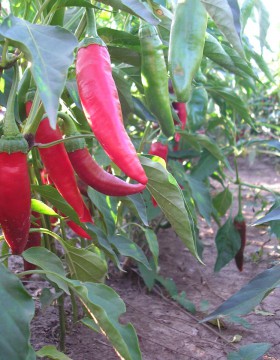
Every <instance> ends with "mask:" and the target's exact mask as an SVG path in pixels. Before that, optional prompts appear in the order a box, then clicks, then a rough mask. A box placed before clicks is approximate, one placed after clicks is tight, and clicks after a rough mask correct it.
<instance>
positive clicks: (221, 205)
mask: <svg viewBox="0 0 280 360" xmlns="http://www.w3.org/2000/svg"><path fill="white" fill-rule="evenodd" d="M232 198H233V196H232V193H231V191H230V190H229V188H228V187H227V188H226V189H224V190H223V191H221V192H220V193H219V194H217V195H216V196H215V197H214V198H213V205H214V207H215V209H216V210H217V211H218V214H219V216H224V215H225V214H226V212H227V211H228V209H229V208H230V206H231V204H232Z"/></svg>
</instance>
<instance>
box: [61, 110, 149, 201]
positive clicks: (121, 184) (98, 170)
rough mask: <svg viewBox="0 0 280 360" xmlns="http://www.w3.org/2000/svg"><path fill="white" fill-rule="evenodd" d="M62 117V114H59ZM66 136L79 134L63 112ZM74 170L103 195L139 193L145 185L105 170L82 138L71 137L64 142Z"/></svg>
mask: <svg viewBox="0 0 280 360" xmlns="http://www.w3.org/2000/svg"><path fill="white" fill-rule="evenodd" d="M61 117H62V114H61ZM62 118H63V120H64V123H63V129H64V133H65V135H66V136H72V135H79V133H78V131H77V129H76V126H75V124H74V122H73V121H72V120H71V119H70V118H69V117H68V116H67V115H66V114H63V117H62ZM65 147H66V150H67V152H68V156H69V159H70V161H71V163H72V165H73V168H74V170H75V171H76V173H77V174H78V176H79V177H80V179H81V180H82V181H84V182H85V183H86V184H87V185H88V186H91V187H92V188H94V189H95V190H97V191H99V192H101V193H102V194H105V195H110V196H126V195H132V194H136V193H139V192H140V191H142V190H144V189H145V187H146V185H143V184H129V183H127V182H125V181H123V180H121V179H119V178H117V177H115V176H114V175H112V174H110V173H108V172H107V171H105V170H104V169H103V168H102V167H101V166H99V164H98V163H97V162H96V161H95V160H94V159H93V157H92V156H91V154H90V153H89V151H88V149H87V147H86V142H85V141H84V139H71V140H69V141H66V143H65Z"/></svg>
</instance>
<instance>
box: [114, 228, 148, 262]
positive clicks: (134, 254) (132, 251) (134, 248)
mask: <svg viewBox="0 0 280 360" xmlns="http://www.w3.org/2000/svg"><path fill="white" fill-rule="evenodd" d="M109 241H110V243H111V244H112V245H113V246H114V247H115V248H116V249H117V251H118V252H119V253H120V254H121V255H123V256H127V257H131V258H132V259H134V260H136V261H138V262H140V263H142V264H143V265H144V266H146V268H147V269H150V265H149V262H148V260H147V258H146V256H145V254H144V253H143V250H142V249H141V248H140V247H139V246H138V245H136V244H135V243H134V242H133V241H132V240H130V239H128V238H126V237H124V236H122V235H114V236H111V237H110V238H109Z"/></svg>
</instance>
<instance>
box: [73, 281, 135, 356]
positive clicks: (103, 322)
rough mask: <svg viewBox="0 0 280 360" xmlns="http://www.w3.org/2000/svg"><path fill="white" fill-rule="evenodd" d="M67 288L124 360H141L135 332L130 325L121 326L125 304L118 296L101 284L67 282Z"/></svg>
mask: <svg viewBox="0 0 280 360" xmlns="http://www.w3.org/2000/svg"><path fill="white" fill-rule="evenodd" d="M69 286H70V287H71V288H72V289H73V291H74V292H75V293H76V295H77V296H78V297H79V298H80V300H81V301H82V303H83V304H84V305H85V306H86V308H87V310H88V311H89V315H90V316H91V317H92V319H93V320H94V321H95V322H96V323H97V325H98V327H99V328H100V329H101V331H102V333H103V334H104V335H106V337H107V338H108V340H109V341H110V342H111V344H112V345H113V347H114V348H115V350H116V351H117V352H118V354H119V355H120V356H122V357H123V358H124V359H125V360H141V359H142V357H141V353H140V349H139V343H138V339H137V335H136V332H135V330H134V328H133V326H132V325H131V324H126V325H122V324H120V323H119V321H118V319H119V317H120V316H121V315H122V314H123V313H124V312H125V304H124V302H123V301H122V300H121V298H120V297H119V295H118V294H117V293H116V292H115V291H114V290H113V289H111V288H109V287H108V286H106V285H103V284H93V283H88V282H87V283H81V282H79V281H77V280H72V281H71V283H70V281H69Z"/></svg>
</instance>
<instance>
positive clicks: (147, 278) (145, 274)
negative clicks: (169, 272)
mask: <svg viewBox="0 0 280 360" xmlns="http://www.w3.org/2000/svg"><path fill="white" fill-rule="evenodd" d="M149 263H150V268H151V269H150V270H148V269H147V268H146V266H144V265H142V264H141V263H138V264H137V266H138V269H139V271H140V275H141V277H142V279H143V281H144V283H145V285H146V286H147V288H148V290H149V291H151V290H152V288H153V287H154V285H155V281H156V276H157V268H156V266H155V263H154V262H153V259H151V260H150V262H149Z"/></svg>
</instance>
